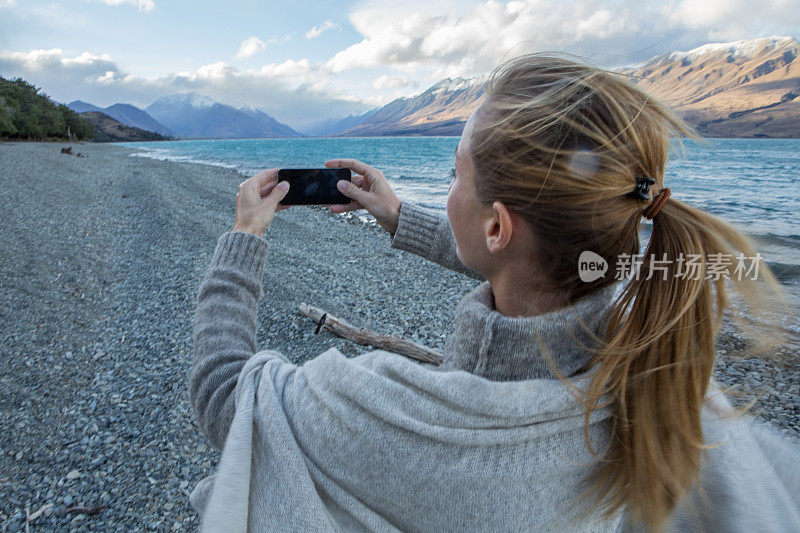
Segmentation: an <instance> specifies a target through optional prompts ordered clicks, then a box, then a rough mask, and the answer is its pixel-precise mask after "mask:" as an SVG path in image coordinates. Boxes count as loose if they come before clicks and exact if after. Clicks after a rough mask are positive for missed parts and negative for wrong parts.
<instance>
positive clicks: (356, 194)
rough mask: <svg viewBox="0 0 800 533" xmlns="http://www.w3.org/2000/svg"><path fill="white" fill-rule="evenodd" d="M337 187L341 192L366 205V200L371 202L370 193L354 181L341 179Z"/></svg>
mask: <svg viewBox="0 0 800 533" xmlns="http://www.w3.org/2000/svg"><path fill="white" fill-rule="evenodd" d="M336 188H337V189H339V192H340V193H342V194H344V195H345V196H347V197H348V198H352V199H353V200H355V201H357V202H360V203H361V204H362V205H364V200H367V202H369V200H368V198H369V196H368V195H369V193H368V192H367V191H365V190H364V189H362V188H361V187H359V186H358V185H356V184H355V183H353V182H352V181H347V180H339V181H338V182H336Z"/></svg>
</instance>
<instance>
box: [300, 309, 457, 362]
mask: <svg viewBox="0 0 800 533" xmlns="http://www.w3.org/2000/svg"><path fill="white" fill-rule="evenodd" d="M297 307H298V310H299V311H300V314H301V315H303V316H307V317H308V318H310V319H311V320H313V321H314V322H316V323H317V333H318V332H319V329H320V326H322V327H323V328H325V330H326V331H330V332H331V333H333V334H334V335H338V336H339V337H342V338H345V339H347V340H351V341H353V342H356V343H358V344H363V345H365V346H374V347H375V348H380V349H382V350H387V351H390V352H395V353H399V354H402V355H406V356H408V357H412V358H414V359H417V360H419V361H424V362H426V363H433V364H436V365H440V364H442V354H440V353H439V352H437V351H436V350H433V349H431V348H428V347H427V346H423V345H421V344H417V343H416V342H414V341H411V340H409V339H406V338H403V337H397V336H395V335H381V334H380V333H375V332H374V331H370V330H368V329H364V328H357V327H355V326H352V325H350V324H349V323H347V322H346V321H345V320H342V319H341V318H337V317H335V316H333V315H331V314H329V313H326V312H325V311H323V310H322V309H320V308H319V307H314V306H313V305H308V304H307V303H301V304H300V305H299V306H297Z"/></svg>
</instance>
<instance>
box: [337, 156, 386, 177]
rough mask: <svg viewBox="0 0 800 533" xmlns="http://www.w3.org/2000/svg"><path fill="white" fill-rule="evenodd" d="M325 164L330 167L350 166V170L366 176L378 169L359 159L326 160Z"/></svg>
mask: <svg viewBox="0 0 800 533" xmlns="http://www.w3.org/2000/svg"><path fill="white" fill-rule="evenodd" d="M325 166H326V167H328V168H334V167H338V168H349V169H350V170H352V171H354V172H357V173H359V174H362V175H364V176H366V175H368V174H374V173H375V172H377V169H375V168H372V167H371V166H369V165H368V164H366V163H364V162H361V161H359V160H358V159H331V160H330V161H325Z"/></svg>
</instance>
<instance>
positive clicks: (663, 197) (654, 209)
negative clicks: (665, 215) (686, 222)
mask: <svg viewBox="0 0 800 533" xmlns="http://www.w3.org/2000/svg"><path fill="white" fill-rule="evenodd" d="M670 194H671V193H670V190H669V187H665V188H663V189H661V191H660V192H659V193H658V194H657V195H656V197H655V198H653V202H652V203H651V204H650V206H649V207H648V208H647V209H645V211H644V213H642V216H643V217H644V218H647V219H651V220H652V219H653V218H655V216H656V215H657V214H658V212H659V211H661V208H662V207H664V204H665V203H667V198H669V195H670Z"/></svg>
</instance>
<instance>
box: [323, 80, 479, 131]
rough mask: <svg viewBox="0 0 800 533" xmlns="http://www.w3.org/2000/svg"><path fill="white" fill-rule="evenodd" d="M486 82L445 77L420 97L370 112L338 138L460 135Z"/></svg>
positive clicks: (404, 99)
mask: <svg viewBox="0 0 800 533" xmlns="http://www.w3.org/2000/svg"><path fill="white" fill-rule="evenodd" d="M487 79H488V75H481V76H477V77H474V78H462V77H458V78H455V79H452V78H445V79H443V80H441V81H439V82H437V83H435V84H434V85H432V86H431V87H429V88H428V89H427V90H426V91H424V92H422V93H421V94H418V95H416V96H412V97H404V98H398V99H397V100H393V101H391V102H389V103H388V104H386V105H385V106H383V107H382V108H380V109H378V110H373V111H370V112H369V116H368V117H367V118H366V120H364V121H363V122H362V123H360V124H358V125H356V126H353V127H350V128H348V129H346V130H344V131H342V132H339V133H338V134H336V135H352V136H358V135H367V136H369V135H461V131H462V130H463V129H464V124H466V122H467V119H468V118H469V116H470V115H471V114H472V112H473V111H474V110H475V108H476V107H477V106H478V101H479V99H480V97H481V96H482V95H483V86H484V83H485V82H486V80H487Z"/></svg>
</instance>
